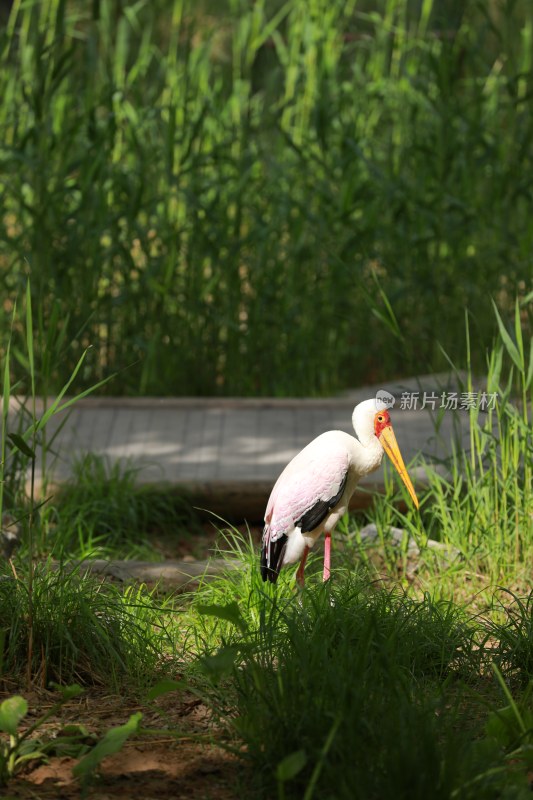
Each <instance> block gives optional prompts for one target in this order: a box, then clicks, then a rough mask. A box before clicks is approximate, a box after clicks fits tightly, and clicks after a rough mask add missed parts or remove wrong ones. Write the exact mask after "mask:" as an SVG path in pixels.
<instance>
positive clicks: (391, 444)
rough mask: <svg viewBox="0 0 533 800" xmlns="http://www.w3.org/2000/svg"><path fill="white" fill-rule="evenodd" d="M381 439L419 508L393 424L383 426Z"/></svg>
mask: <svg viewBox="0 0 533 800" xmlns="http://www.w3.org/2000/svg"><path fill="white" fill-rule="evenodd" d="M379 441H380V443H381V446H382V447H383V449H384V450H385V452H386V453H387V455H388V457H389V458H390V460H391V461H392V463H393V464H394V466H395V467H396V469H397V471H398V475H399V476H400V478H401V479H402V481H403V482H404V484H405V487H406V489H407V491H408V492H409V494H410V495H411V499H412V501H413V503H414V504H415V506H416V507H417V508H418V497H417V496H416V494H415V490H414V487H413V484H412V483H411V478H410V477H409V475H408V473H407V469H406V467H405V464H404V463H403V458H402V454H401V453H400V448H399V447H398V442H397V441H396V436H395V435H394V431H393V430H392V425H387V426H386V427H385V428H383V430H382V432H381V435H380V437H379Z"/></svg>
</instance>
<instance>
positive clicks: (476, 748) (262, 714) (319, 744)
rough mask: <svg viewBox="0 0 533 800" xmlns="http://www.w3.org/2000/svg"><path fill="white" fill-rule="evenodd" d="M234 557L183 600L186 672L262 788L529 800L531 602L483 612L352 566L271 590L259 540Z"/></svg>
mask: <svg viewBox="0 0 533 800" xmlns="http://www.w3.org/2000/svg"><path fill="white" fill-rule="evenodd" d="M234 555H236V556H238V558H239V559H240V560H241V561H242V562H243V564H245V565H246V568H245V569H242V570H233V571H228V574H227V575H225V576H223V577H221V578H217V579H216V580H215V581H213V582H210V583H205V584H204V585H203V586H201V587H200V589H199V590H198V591H197V592H196V593H195V595H194V596H192V597H191V603H190V607H189V608H188V609H185V611H184V614H183V617H182V625H183V623H185V627H186V626H187V625H188V626H189V628H190V630H191V632H192V631H194V632H195V634H196V638H195V640H194V641H193V639H192V633H191V638H190V639H189V643H188V644H189V647H188V650H189V652H190V655H192V656H195V658H194V657H193V658H192V659H191V658H190V657H189V658H188V659H186V663H185V676H186V684H185V685H188V686H189V687H192V688H193V690H194V691H196V692H197V693H198V695H199V696H200V697H202V698H203V700H204V702H207V703H208V704H209V705H211V707H212V710H213V713H214V715H215V717H216V718H217V719H218V720H219V721H222V722H223V723H224V724H225V726H226V729H227V731H228V735H229V739H228V742H227V746H228V747H230V749H232V748H233V749H234V751H235V752H236V753H238V755H239V757H240V758H241V759H243V761H244V762H245V763H247V764H248V766H249V767H250V773H249V774H251V776H252V778H251V779H252V782H253V789H254V792H255V793H256V794H257V795H258V796H260V797H268V798H272V797H276V798H279V800H288V799H289V798H305V800H311V798H316V797H325V798H335V800H337V799H338V798H350V799H352V798H364V799H365V800H368V799H369V798H376V800H377V798H379V800H388V799H389V798H391V799H392V798H398V797H405V798H417V797H419V798H426V797H437V798H443V800H444V798H446V800H450V799H451V798H463V799H464V800H467V798H468V799H469V800H470V799H471V800H474V799H475V800H481V798H483V799H486V800H489V799H492V798H494V800H496V798H501V797H513V798H517V800H518V798H524V800H525V798H526V797H527V793H528V791H529V789H528V778H527V772H528V769H529V765H530V758H531V752H530V749H531V742H532V735H531V729H530V721H531V719H532V717H531V714H532V713H533V707H532V705H531V687H533V684H531V672H530V661H529V659H530V658H531V643H530V641H529V639H528V637H529V636H530V623H528V619H527V618H528V615H529V614H530V611H531V599H530V600H529V601H527V602H525V603H522V604H518V608H517V609H516V610H515V611H513V612H510V613H509V614H508V612H507V610H505V609H504V614H503V617H502V619H501V620H500V622H496V621H494V622H489V621H488V620H485V619H484V618H482V617H480V616H479V615H476V616H475V617H474V616H468V614H467V613H466V611H464V610H463V609H461V608H460V606H458V605H456V604H455V603H454V602H453V601H446V602H444V601H439V600H437V599H435V598H433V597H432V596H431V595H430V594H426V595H425V596H424V597H422V598H413V597H409V596H408V595H407V594H406V593H405V592H403V591H402V590H401V589H399V588H398V587H395V588H386V587H384V586H383V584H380V583H379V582H373V581H372V580H371V577H370V574H369V573H367V572H366V571H365V569H364V568H362V567H361V566H359V567H355V566H354V567H353V569H352V571H351V574H349V573H348V572H347V571H346V570H337V571H335V572H334V575H333V580H332V581H331V582H330V583H328V584H325V585H324V584H322V583H321V581H320V574H318V575H317V580H316V581H315V580H310V581H308V583H307V586H306V589H305V590H304V591H303V592H295V591H294V587H293V586H291V582H290V581H289V580H285V577H286V576H283V575H282V576H281V580H280V583H279V584H278V585H277V587H271V586H268V587H266V588H264V585H262V583H261V581H260V577H259V570H258V559H257V553H256V551H255V549H254V548H253V546H251V544H250V543H248V544H247V543H246V542H244V541H243V540H242V539H241V540H239V539H236V541H235V543H234ZM311 566H312V564H311ZM507 614H508V615H507ZM528 641H529V645H528ZM498 643H499V644H498ZM492 663H497V664H499V668H498V667H497V666H495V667H494V669H491V664H492ZM494 676H496V677H494ZM528 681H529V684H530V687H529V688H526V690H525V691H524V688H523V687H524V684H525V685H526V687H527V684H528ZM162 688H163V689H164V688H165V687H164V686H163V687H162ZM167 688H172V686H171V685H170V686H169V687H167ZM175 688H179V685H176V686H175Z"/></svg>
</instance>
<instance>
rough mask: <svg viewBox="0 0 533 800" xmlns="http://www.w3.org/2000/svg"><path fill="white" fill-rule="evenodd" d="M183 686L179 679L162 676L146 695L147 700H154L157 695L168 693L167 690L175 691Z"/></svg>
mask: <svg viewBox="0 0 533 800" xmlns="http://www.w3.org/2000/svg"><path fill="white" fill-rule="evenodd" d="M183 688H184V685H183V683H182V682H181V681H173V680H171V679H170V678H163V680H161V681H158V682H157V683H156V685H155V686H152V688H151V689H150V691H149V692H148V694H147V695H146V697H147V699H148V700H156V699H157V698H158V697H161V695H162V694H168V693H169V692H175V691H177V690H178V689H183Z"/></svg>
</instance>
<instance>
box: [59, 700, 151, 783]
mask: <svg viewBox="0 0 533 800" xmlns="http://www.w3.org/2000/svg"><path fill="white" fill-rule="evenodd" d="M141 719H142V714H141V712H140V711H138V712H137V713H136V714H132V715H131V717H130V718H129V720H128V721H127V722H126V723H125V724H124V725H119V726H118V727H117V728H111V730H109V731H107V733H106V734H105V736H104V738H103V739H101V740H100V741H99V742H98V744H96V745H95V746H94V747H93V749H92V750H91V752H90V753H87V755H86V756H84V757H83V758H82V760H81V761H80V762H78V764H76V766H75V767H74V768H73V770H72V774H73V775H74V776H75V777H76V778H84V777H86V776H87V775H89V774H91V773H92V772H94V770H95V769H96V768H97V767H98V766H99V764H100V762H101V761H102V760H103V759H104V758H106V756H111V755H113V754H114V753H118V751H119V750H121V749H122V747H123V746H124V743H125V742H126V741H127V739H129V737H130V736H131V735H132V734H134V733H136V732H137V730H138V728H139V723H140V721H141Z"/></svg>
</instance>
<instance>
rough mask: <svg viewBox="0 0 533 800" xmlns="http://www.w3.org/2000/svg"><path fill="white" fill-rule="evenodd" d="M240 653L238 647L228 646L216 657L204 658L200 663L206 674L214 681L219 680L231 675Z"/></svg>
mask: <svg viewBox="0 0 533 800" xmlns="http://www.w3.org/2000/svg"><path fill="white" fill-rule="evenodd" d="M239 652H240V648H239V647H237V646H236V645H226V647H221V648H220V650H219V651H218V652H217V653H215V654H214V655H212V656H204V657H203V658H202V659H200V663H201V665H202V668H203V670H204V672H206V673H207V674H208V675H209V676H210V677H211V678H213V679H214V680H218V679H220V678H223V677H224V676H226V675H229V674H230V672H231V671H232V669H233V665H234V664H235V660H236V658H237V656H238V655H239Z"/></svg>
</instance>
